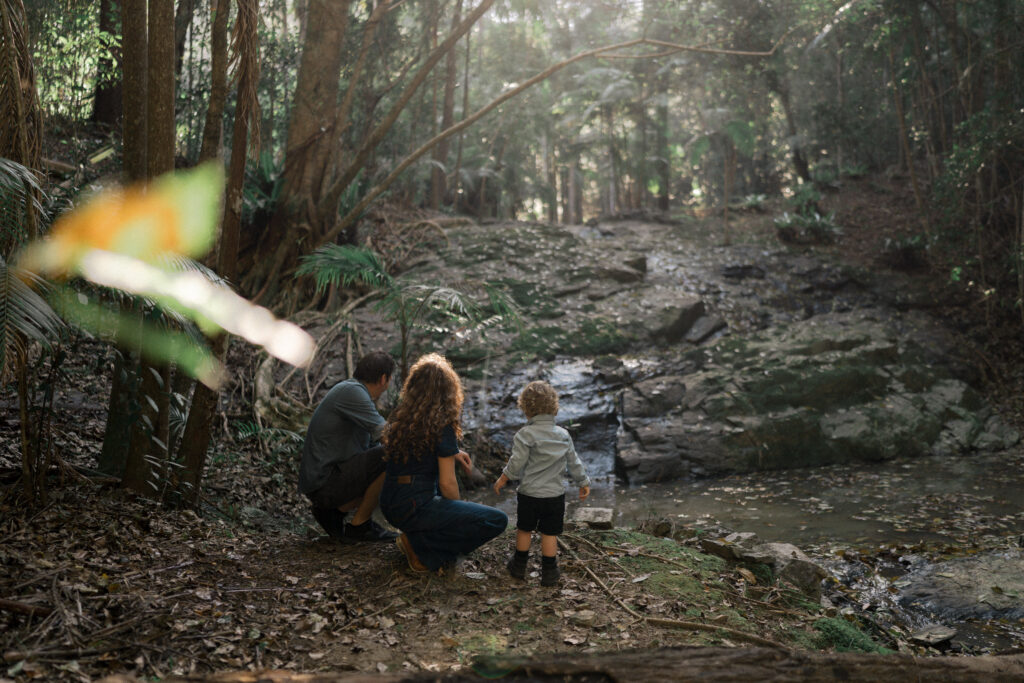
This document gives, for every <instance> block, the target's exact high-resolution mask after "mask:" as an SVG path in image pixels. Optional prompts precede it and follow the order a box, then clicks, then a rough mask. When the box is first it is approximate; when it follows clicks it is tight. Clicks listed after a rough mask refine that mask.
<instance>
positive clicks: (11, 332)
mask: <svg viewBox="0 0 1024 683" xmlns="http://www.w3.org/2000/svg"><path fill="white" fill-rule="evenodd" d="M34 288H35V289H40V290H45V288H46V282H45V281H44V280H42V279H41V278H40V277H39V276H37V275H35V274H34V273H31V272H29V271H26V270H22V269H21V268H18V267H16V266H9V265H8V264H7V262H6V261H4V259H3V257H2V256H0V378H5V377H6V375H7V373H8V372H9V371H10V370H11V369H12V368H13V367H14V366H15V364H16V363H18V362H19V360H20V359H23V358H24V357H25V353H26V348H25V344H24V340H25V339H32V340H35V341H37V342H39V343H41V344H43V345H44V346H49V343H50V341H51V340H53V339H55V338H56V337H57V336H58V335H59V334H60V332H61V330H62V329H63V328H64V321H62V320H61V319H60V317H59V316H58V315H57V314H56V313H55V312H54V310H53V309H52V308H50V304H48V303H47V302H46V299H44V298H43V297H42V296H40V295H39V293H37V292H36V291H35V289H34Z"/></svg>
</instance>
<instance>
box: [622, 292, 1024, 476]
mask: <svg viewBox="0 0 1024 683" xmlns="http://www.w3.org/2000/svg"><path fill="white" fill-rule="evenodd" d="M702 308H703V304H701V303H700V300H699V299H693V300H692V301H690V306H689V307H685V311H686V312H687V313H688V314H689V315H690V317H687V315H684V313H683V309H674V314H673V315H674V318H672V320H671V323H672V324H668V323H664V322H663V324H662V325H661V326H660V327H658V328H657V329H659V330H661V332H660V333H659V334H662V336H661V337H660V338H661V339H667V338H669V337H671V336H673V335H674V333H675V331H678V330H681V329H683V328H684V327H686V326H687V325H689V329H687V332H686V333H683V336H684V337H685V336H686V335H687V333H690V332H691V331H692V333H693V335H694V336H696V335H697V330H698V328H699V327H700V326H701V325H702V324H703V323H702V322H701V321H703V320H704V319H705V317H704V316H703V314H701V315H699V316H696V317H692V316H693V314H694V313H695V312H696V311H697V310H700V309H702ZM665 315H667V313H666V314H665ZM875 315H877V314H875V313H872V312H857V313H830V314H824V315H818V316H814V317H813V318H811V319H809V320H802V321H796V322H793V323H791V324H790V325H788V326H786V327H785V328H768V329H765V330H762V331H760V332H758V333H756V334H752V335H747V336H745V337H742V338H740V337H738V336H730V337H723V338H720V339H718V340H717V341H715V342H714V343H711V344H708V345H705V346H703V347H702V348H701V349H699V350H698V349H694V350H693V351H691V352H689V353H688V354H686V356H684V358H683V359H682V361H683V366H682V367H685V368H687V369H688V368H691V367H692V368H694V371H693V372H688V373H684V372H679V371H678V370H677V371H676V372H675V373H674V374H672V375H666V376H665V377H664V378H663V379H662V380H661V381H662V383H663V384H664V385H667V384H668V382H669V380H670V381H671V382H673V383H678V384H679V385H680V386H679V387H678V388H672V389H671V391H670V390H669V387H667V386H662V387H660V391H662V393H660V394H655V393H653V392H654V391H656V390H658V385H657V383H656V382H655V381H652V380H644V381H643V382H640V383H637V384H636V385H635V386H633V387H630V388H627V389H626V390H625V391H624V393H623V394H622V398H623V400H622V401H621V404H620V408H621V411H622V412H621V416H620V417H621V418H622V420H623V421H624V422H625V423H626V425H627V427H628V429H629V430H630V431H631V432H632V433H633V434H635V436H636V438H635V443H632V442H631V443H628V444H622V445H625V446H626V447H627V448H629V449H630V450H629V452H628V456H627V457H620V458H619V462H618V464H619V466H620V470H621V471H623V473H624V474H625V476H626V477H627V478H629V479H630V480H631V481H654V480H656V479H659V478H662V477H666V476H672V475H671V473H672V472H675V473H677V474H678V475H680V476H681V475H685V474H696V473H698V472H700V473H707V474H724V473H728V472H736V471H741V472H742V471H752V470H767V469H785V468H791V467H817V466H821V465H828V464H833V463H849V462H857V461H860V462H878V461H883V460H888V459H892V458H895V457H919V456H925V455H933V454H949V455H958V454H965V453H971V452H974V451H977V450H996V449H1001V448H1008V447H1010V446H1012V445H1013V444H1016V443H1019V441H1020V435H1019V434H1018V433H1017V432H1016V431H1014V430H1013V429H1012V428H1010V427H1008V426H1007V425H1006V424H1005V423H1003V422H1002V421H1001V420H1000V419H999V418H998V416H996V415H994V414H993V412H992V410H991V409H990V408H988V407H987V406H986V405H985V402H984V401H983V400H982V399H981V397H980V396H979V395H978V393H977V392H976V391H974V390H973V389H971V387H970V386H968V385H967V384H965V383H964V382H962V381H961V380H959V379H956V378H954V377H952V376H950V374H949V370H948V369H947V368H944V367H943V366H933V365H931V364H930V358H932V356H931V354H927V353H924V352H922V351H921V350H920V348H919V347H917V346H916V345H915V344H914V343H913V342H911V341H906V340H904V341H899V340H898V335H897V334H896V333H895V332H894V330H893V328H892V327H891V326H890V325H889V324H887V323H884V322H880V321H879V320H877V319H876V318H875V317H874V316H875ZM707 317H708V318H710V317H711V316H707ZM667 330H673V332H672V334H669V333H668V332H667ZM666 335H667V336H666ZM691 338H693V337H691ZM680 392H681V393H682V395H681V397H679V400H678V404H677V403H676V398H677V396H679V393H680Z"/></svg>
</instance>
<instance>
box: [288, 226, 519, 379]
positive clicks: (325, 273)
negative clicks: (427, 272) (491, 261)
mask: <svg viewBox="0 0 1024 683" xmlns="http://www.w3.org/2000/svg"><path fill="white" fill-rule="evenodd" d="M303 275H312V276H313V277H314V279H315V281H316V285H317V291H322V290H323V289H325V288H327V287H330V286H341V287H348V286H351V285H353V284H359V285H364V286H367V287H370V288H371V289H374V290H377V293H378V295H379V298H378V300H377V303H376V307H377V310H379V311H381V312H382V313H383V314H384V315H385V317H386V318H387V319H389V320H391V321H392V322H394V323H395V324H397V325H398V328H399V333H400V341H399V355H400V357H401V363H400V366H401V374H402V377H403V378H404V377H405V371H406V370H407V369H408V367H409V365H408V360H409V352H410V347H411V344H412V341H413V340H412V338H411V334H412V332H413V330H414V329H423V330H427V331H439V330H444V331H445V332H452V331H454V329H455V328H459V334H460V336H461V337H462V338H468V337H469V336H472V335H474V334H481V335H482V334H483V333H484V332H485V330H487V329H488V328H491V327H494V326H496V325H503V324H506V323H515V324H518V320H519V313H518V307H517V306H516V304H515V302H514V301H513V300H512V298H511V297H510V296H509V295H508V293H507V292H506V290H505V288H504V287H503V286H502V285H501V284H500V283H492V282H468V281H467V282H461V283H458V284H457V285H442V284H436V285H425V284H422V283H420V282H417V281H416V280H414V279H413V277H412V276H411V275H410V274H405V275H403V276H400V277H398V278H395V277H392V276H391V275H390V274H389V273H388V272H387V269H386V267H385V266H384V263H383V261H382V260H381V258H380V256H379V255H378V254H377V253H375V252H373V251H371V250H370V249H367V248H365V247H355V246H352V245H337V244H329V245H325V246H323V247H320V248H319V249H317V250H316V251H315V252H313V253H312V254H310V255H308V256H305V257H303V258H302V264H301V265H300V266H299V268H298V270H297V271H296V277H301V276H303Z"/></svg>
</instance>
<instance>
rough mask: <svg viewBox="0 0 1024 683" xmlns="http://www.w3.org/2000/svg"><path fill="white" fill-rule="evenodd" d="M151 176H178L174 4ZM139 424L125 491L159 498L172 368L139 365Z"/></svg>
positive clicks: (164, 38) (149, 160) (151, 31)
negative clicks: (157, 475) (157, 469)
mask: <svg viewBox="0 0 1024 683" xmlns="http://www.w3.org/2000/svg"><path fill="white" fill-rule="evenodd" d="M147 31H148V36H149V40H148V41H147V45H148V51H147V57H148V59H147V77H148V78H147V89H146V123H147V129H146V176H147V178H155V177H157V176H159V175H162V174H164V173H168V172H170V171H173V170H174V143H175V136H174V3H173V2H172V1H171V0H150V6H149V16H148V21H147ZM139 373H140V375H141V377H140V381H139V404H140V413H139V419H138V420H136V421H134V422H133V423H132V427H131V430H132V432H131V439H130V440H129V449H128V459H127V462H126V463H125V473H124V479H123V480H122V485H123V486H124V487H125V488H128V489H131V490H133V491H136V492H138V493H142V494H144V495H149V496H151V495H154V494H155V493H156V489H154V488H153V487H152V486H150V485H148V484H147V482H149V481H150V480H151V479H152V469H153V463H154V462H157V461H161V460H162V459H166V458H167V448H166V442H162V441H161V439H160V424H161V423H162V422H163V421H164V420H165V419H166V417H165V415H166V413H167V411H169V410H170V401H169V395H168V387H167V385H166V383H165V382H164V381H163V378H164V377H169V374H168V372H167V367H166V365H152V364H150V363H149V362H147V361H146V360H143V361H142V363H141V364H140V365H139Z"/></svg>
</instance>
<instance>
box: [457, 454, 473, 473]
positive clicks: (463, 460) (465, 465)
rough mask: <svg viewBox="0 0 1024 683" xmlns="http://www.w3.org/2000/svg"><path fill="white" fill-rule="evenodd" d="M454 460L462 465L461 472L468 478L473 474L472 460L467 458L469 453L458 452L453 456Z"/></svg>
mask: <svg viewBox="0 0 1024 683" xmlns="http://www.w3.org/2000/svg"><path fill="white" fill-rule="evenodd" d="M454 457H455V459H456V460H458V461H459V464H460V465H462V471H463V472H465V473H466V476H467V477H468V476H469V475H470V473H472V472H473V460H472V458H470V457H469V453H467V452H466V451H459V452H458V453H456V454H455V456H454Z"/></svg>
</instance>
